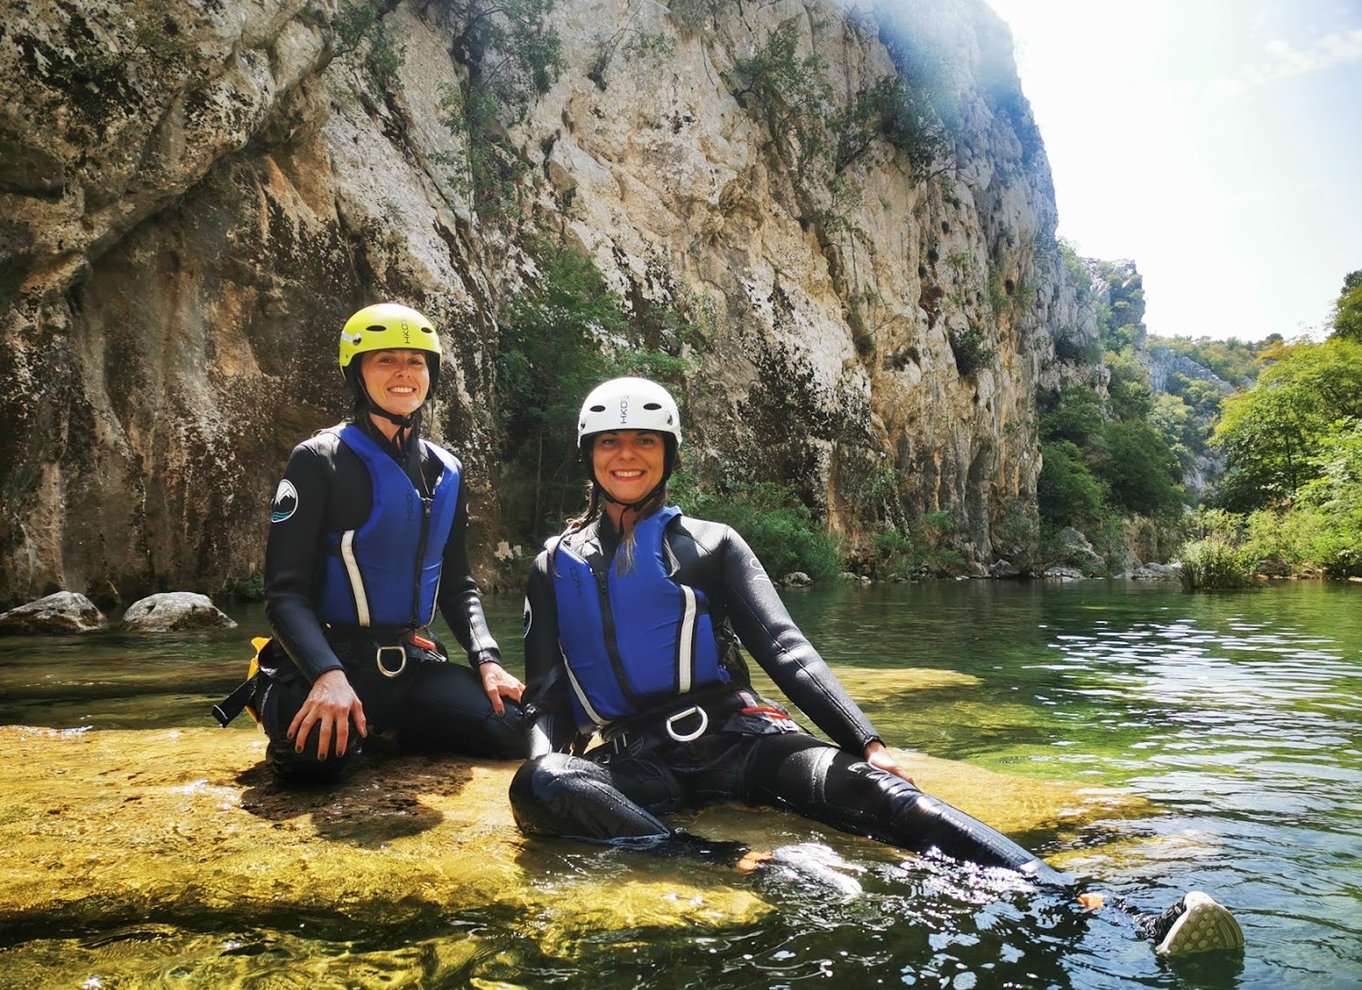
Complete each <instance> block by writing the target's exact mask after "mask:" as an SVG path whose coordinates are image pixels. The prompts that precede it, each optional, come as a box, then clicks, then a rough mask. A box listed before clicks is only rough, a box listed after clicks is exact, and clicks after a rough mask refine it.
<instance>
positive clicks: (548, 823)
mask: <svg viewBox="0 0 1362 990" xmlns="http://www.w3.org/2000/svg"><path fill="white" fill-rule="evenodd" d="M681 796H682V791H681V785H680V783H679V782H678V781H677V780H676V778H675V777H674V776H673V775H672V774H671V772H670V771H669V770H667V768H666V767H665V766H663V765H662V763H661V762H659V761H654V760H647V759H639V758H636V757H629V756H624V757H619V758H617V757H616V756H615V754H608V753H602V754H600V755H598V756H596V758H594V759H586V758H585V757H581V756H570V755H568V754H567V753H550V754H548V755H547V756H540V757H536V758H534V759H532V760H527V761H526V762H525V763H524V764H523V765H522V766H521V767H520V769H519V770H517V771H516V775H515V777H514V778H513V779H512V780H511V811H512V813H513V814H514V815H515V820H516V824H517V825H519V826H520V830H521V831H522V832H524V833H526V834H527V835H557V836H562V837H564V838H572V839H590V840H593V841H609V840H613V839H662V838H667V837H668V836H670V835H671V834H672V830H671V829H670V828H668V827H667V826H666V825H665V824H664V823H663V822H662V821H661V820H660V819H658V818H657V816H656V814H655V812H657V813H663V812H667V811H675V810H676V809H677V808H679V807H680V805H681Z"/></svg>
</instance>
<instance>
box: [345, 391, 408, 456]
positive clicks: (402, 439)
mask: <svg viewBox="0 0 1362 990" xmlns="http://www.w3.org/2000/svg"><path fill="white" fill-rule="evenodd" d="M356 384H358V386H359V394H360V397H361V398H362V399H363V400H364V408H365V411H366V412H368V413H369V414H370V415H373V416H380V417H382V418H383V419H386V420H387V421H388V422H389V423H392V424H394V425H395V426H396V427H397V436H395V437H394V438H393V442H394V443H395V444H396V445H397V448H398V449H399V450H403V449H405V448H406V446H407V441H408V440H410V439H411V435H412V433H413V432H414V431H415V430H417V429H418V428H419V426H420V423H421V410H420V409H418V410H416V411H415V412H414V413H411V414H410V415H408V416H399V415H397V413H390V412H388V410H386V409H384V408H383V407H382V406H380V405H379V404H378V403H377V402H375V401H374V400H373V397H372V396H371V395H369V390H368V389H367V388H365V387H364V382H363V381H362V380H359V379H357V380H356Z"/></svg>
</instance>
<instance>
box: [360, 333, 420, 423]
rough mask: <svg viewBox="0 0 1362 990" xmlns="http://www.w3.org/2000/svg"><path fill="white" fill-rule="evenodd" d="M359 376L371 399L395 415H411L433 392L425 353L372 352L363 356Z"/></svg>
mask: <svg viewBox="0 0 1362 990" xmlns="http://www.w3.org/2000/svg"><path fill="white" fill-rule="evenodd" d="M359 373H360V376H361V377H362V378H363V379H364V389H365V391H367V392H368V393H369V398H370V400H372V401H373V402H374V403H375V404H376V405H378V406H379V407H380V408H382V409H384V410H386V411H387V412H390V413H392V414H393V415H394V416H410V415H411V414H412V413H414V412H416V410H418V409H420V408H421V406H422V404H424V403H425V401H426V396H427V395H428V394H429V393H430V367H429V366H428V365H427V364H426V353H425V351H417V350H408V349H405V348H404V349H400V350H391V351H371V352H370V353H368V354H365V355H363V361H362V363H361V364H360V366H359Z"/></svg>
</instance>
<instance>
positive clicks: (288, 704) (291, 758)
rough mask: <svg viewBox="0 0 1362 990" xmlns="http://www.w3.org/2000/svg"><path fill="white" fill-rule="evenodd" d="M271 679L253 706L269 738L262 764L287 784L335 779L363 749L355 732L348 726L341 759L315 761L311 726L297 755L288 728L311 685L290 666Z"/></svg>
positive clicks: (315, 731)
mask: <svg viewBox="0 0 1362 990" xmlns="http://www.w3.org/2000/svg"><path fill="white" fill-rule="evenodd" d="M285 662H286V663H289V666H288V667H284V668H282V669H281V670H280V671H279V672H278V673H276V674H274V675H273V676H269V677H265V678H263V679H262V680H261V683H260V687H259V688H258V689H257V693H256V698H255V704H256V711H258V712H259V713H260V724H261V727H262V728H263V729H264V730H265V735H267V736H268V737H269V740H270V741H269V745H268V746H267V747H266V748H265V761H266V762H267V763H268V764H269V767H270V769H271V770H273V771H274V774H275V776H276V777H278V778H279V779H280V780H281V781H283V782H285V783H290V784H328V783H332V782H334V781H336V780H339V779H340V778H341V776H342V775H344V774H345V773H346V772H347V771H348V770H349V769H350V768H351V767H352V766H354V763H355V757H356V756H358V755H359V753H360V750H361V748H362V746H363V743H362V740H361V737H360V734H359V732H357V731H356V730H355V727H354V726H353V725H351V727H350V742H349V745H348V746H347V747H346V751H345V755H344V756H337V755H336V754H335V753H334V752H332V753H328V754H327V756H326V758H325V759H318V758H317V739H318V736H319V735H320V732H321V730H320V728H319V727H317V726H314V727H313V729H312V731H311V732H310V733H309V734H308V738H307V740H306V741H305V744H304V746H303V751H302V752H301V753H300V752H298V751H297V750H296V749H295V744H294V741H293V740H292V739H290V738H288V727H289V725H290V724H291V723H292V722H293V717H294V716H295V715H297V714H298V709H299V708H302V707H303V702H304V701H306V700H307V696H308V693H309V692H310V691H311V690H312V685H311V684H310V683H309V682H308V681H307V679H306V678H305V677H303V675H302V674H300V673H298V672H297V671H295V670H293V669H292V663H291V662H290V661H287V659H286V660H285Z"/></svg>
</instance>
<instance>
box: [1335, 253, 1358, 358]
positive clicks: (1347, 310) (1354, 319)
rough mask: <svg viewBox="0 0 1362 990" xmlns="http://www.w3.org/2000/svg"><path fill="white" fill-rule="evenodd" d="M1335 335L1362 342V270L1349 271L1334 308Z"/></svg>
mask: <svg viewBox="0 0 1362 990" xmlns="http://www.w3.org/2000/svg"><path fill="white" fill-rule="evenodd" d="M1334 336H1335V337H1342V338H1343V339H1344V340H1351V341H1354V342H1355V343H1359V344H1362V270H1359V271H1355V272H1349V273H1348V276H1347V277H1346V278H1345V279H1344V280H1343V292H1342V293H1341V294H1340V295H1339V297H1338V304H1337V306H1336V307H1335V309H1334Z"/></svg>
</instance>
